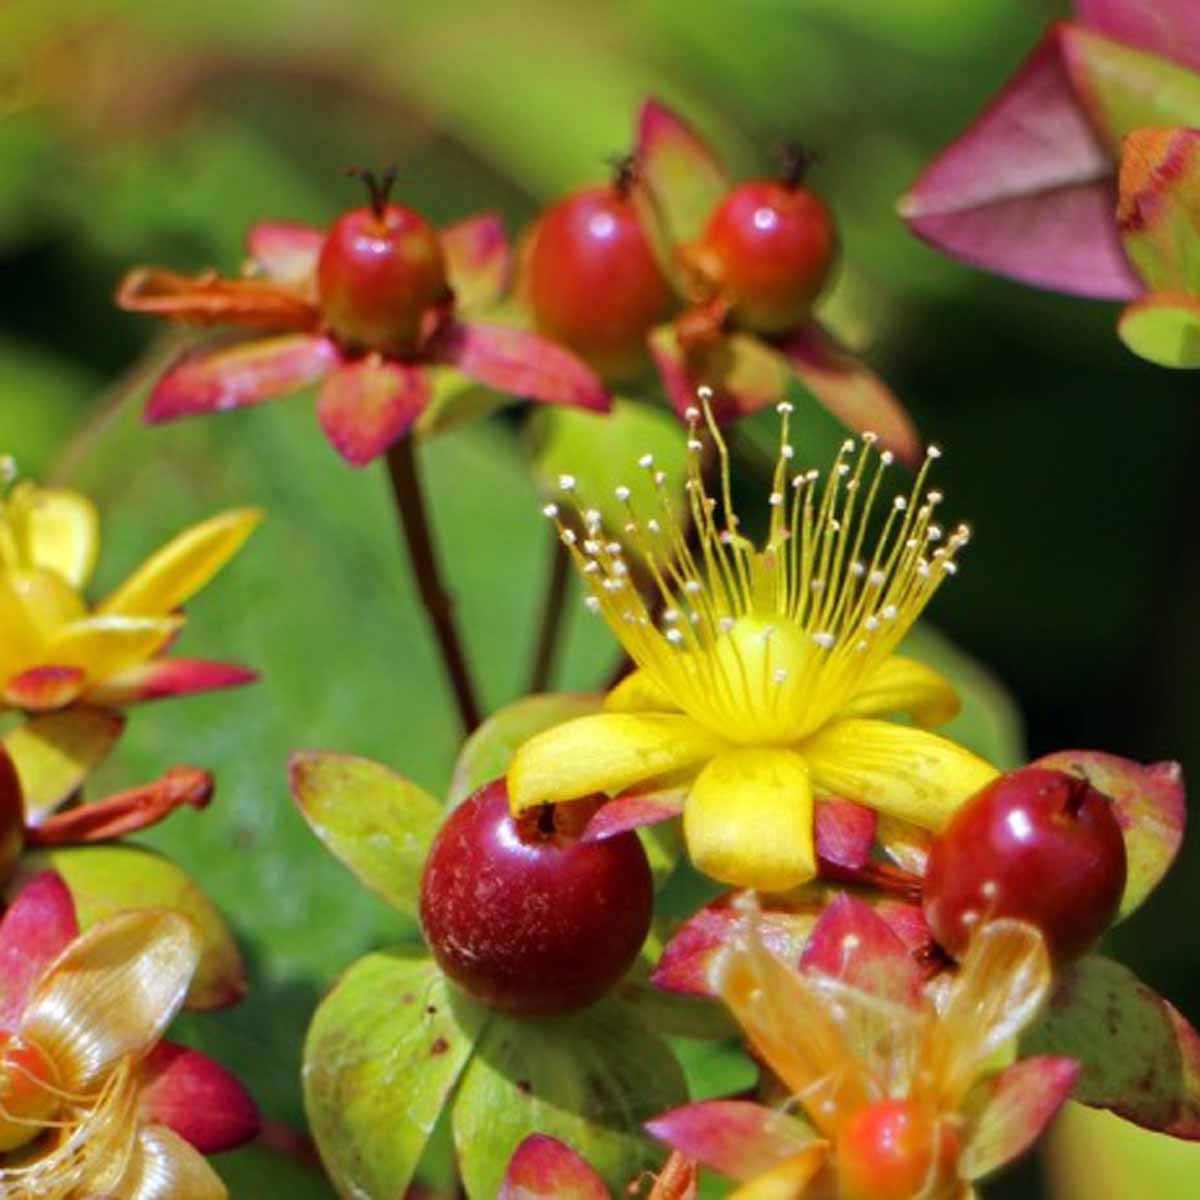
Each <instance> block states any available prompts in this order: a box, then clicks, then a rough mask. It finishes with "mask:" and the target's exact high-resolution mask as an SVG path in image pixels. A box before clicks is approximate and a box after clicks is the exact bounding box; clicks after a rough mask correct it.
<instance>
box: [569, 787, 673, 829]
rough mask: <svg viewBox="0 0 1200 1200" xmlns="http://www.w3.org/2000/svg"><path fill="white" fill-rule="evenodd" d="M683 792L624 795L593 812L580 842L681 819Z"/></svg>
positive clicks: (669, 791)
mask: <svg viewBox="0 0 1200 1200" xmlns="http://www.w3.org/2000/svg"><path fill="white" fill-rule="evenodd" d="M686 799H687V790H686V789H684V788H668V789H666V790H663V791H652V792H626V793H625V794H624V795H622V796H618V797H617V798H616V799H615V800H610V801H609V802H608V803H607V804H605V805H604V806H603V807H601V808H599V809H597V810H596V814H595V816H593V817H592V819H591V820H590V821H588V823H587V826H586V827H585V829H584V831H583V836H582V837H581V838H580V841H583V842H602V841H604V839H605V838H610V837H615V836H616V835H617V834H619V833H626V832H627V831H628V830H630V829H641V828H642V827H643V826H646V825H658V824H660V823H661V822H663V821H670V820H671V819H672V818H673V817H679V816H682V815H683V805H684V801H685V800H686Z"/></svg>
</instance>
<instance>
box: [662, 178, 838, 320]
mask: <svg viewBox="0 0 1200 1200" xmlns="http://www.w3.org/2000/svg"><path fill="white" fill-rule="evenodd" d="M837 245H838V239H837V227H836V225H835V223H834V219H833V214H832V213H831V212H830V211H829V209H828V208H826V207H825V204H824V202H823V201H822V200H821V199H820V197H818V196H817V195H816V194H815V193H813V192H811V191H809V190H808V189H807V188H804V187H801V186H799V184H792V183H788V182H781V181H779V180H771V179H760V180H751V181H750V182H748V183H742V184H739V185H738V186H737V187H735V188H734V189H733V191H731V192H730V193H729V195H728V196H726V197H725V199H724V200H723V201H722V202H721V204H720V205H719V206H718V208H717V210H716V211H715V212H714V213H713V215H712V216H711V217H710V218H709V221H708V226H707V228H706V229H705V231H704V234H703V236H702V237H701V239H700V242H699V244H698V245H697V246H695V247H692V248H691V250H690V251H689V252H686V253H685V258H686V259H688V260H689V261H690V263H691V265H692V266H693V267H694V268H695V269H696V271H697V272H698V273H699V274H700V275H701V276H702V277H707V279H708V282H709V286H711V287H715V288H716V289H717V290H718V291H719V292H720V293H721V294H722V295H724V296H725V297H726V298H727V299H728V300H729V301H730V302H731V303H732V304H733V317H734V319H735V320H736V321H737V322H738V323H739V324H741V325H743V326H745V327H746V328H747V329H753V330H755V331H756V332H758V333H780V332H782V331H783V330H785V329H790V328H791V327H792V326H794V325H798V324H799V323H800V322H801V321H803V320H804V319H805V318H806V317H807V316H808V315H809V312H810V311H811V309H812V306H813V302H814V301H815V300H816V298H817V297H818V296H819V295H820V293H821V289H822V288H824V286H825V283H826V281H827V280H828V279H829V273H830V270H831V269H832V267H833V263H834V258H835V257H836V255H837Z"/></svg>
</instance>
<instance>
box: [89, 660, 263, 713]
mask: <svg viewBox="0 0 1200 1200" xmlns="http://www.w3.org/2000/svg"><path fill="white" fill-rule="evenodd" d="M257 681H258V672H257V671H252V670H251V669H250V668H249V667H240V666H238V665H237V664H236V663H221V662H208V661H206V660H205V659H200V658H153V659H151V660H150V661H149V662H145V663H140V664H139V665H138V666H137V667H135V668H134V669H133V670H132V671H126V672H124V673H123V674H121V675H114V676H113V677H112V678H110V679H106V680H105V681H104V682H103V683H102V684H99V685H98V686H96V687H94V688H92V689H91V690H90V691H89V692H88V699H89V700H90V701H91V702H93V703H95V704H103V705H113V706H114V707H122V706H124V705H126V704H136V703H139V702H142V701H147V700H168V699H170V698H171V697H173V696H190V695H192V694H193V693H195V692H211V691H215V690H217V689H219V688H231V687H244V686H245V685H246V684H250V683H256V682H257Z"/></svg>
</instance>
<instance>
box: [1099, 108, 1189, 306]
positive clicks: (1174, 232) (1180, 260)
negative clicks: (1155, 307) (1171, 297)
mask: <svg viewBox="0 0 1200 1200" xmlns="http://www.w3.org/2000/svg"><path fill="white" fill-rule="evenodd" d="M1198 167H1200V130H1196V129H1138V130H1135V131H1134V132H1133V133H1131V134H1130V135H1129V136H1128V137H1127V138H1126V139H1125V143H1124V146H1123V148H1122V154H1121V171H1120V176H1119V184H1118V191H1119V201H1118V205H1117V228H1118V229H1119V230H1120V232H1121V240H1122V243H1123V244H1124V246H1125V253H1126V254H1127V255H1128V256H1129V259H1130V261H1131V262H1132V263H1133V265H1134V266H1135V267H1136V268H1137V271H1138V273H1139V274H1140V275H1141V277H1142V279H1143V280H1144V281H1145V283H1146V286H1147V287H1148V288H1150V289H1151V290H1153V291H1155V292H1172V291H1180V292H1184V293H1189V294H1194V293H1196V292H1197V291H1200V170H1198Z"/></svg>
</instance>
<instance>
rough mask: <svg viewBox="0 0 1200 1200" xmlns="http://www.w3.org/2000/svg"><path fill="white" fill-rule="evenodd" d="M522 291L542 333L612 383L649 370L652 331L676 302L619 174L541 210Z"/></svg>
mask: <svg viewBox="0 0 1200 1200" xmlns="http://www.w3.org/2000/svg"><path fill="white" fill-rule="evenodd" d="M521 291H522V295H523V296H524V297H525V299H526V303H527V304H528V305H529V308H530V310H531V311H532V313H533V318H534V323H535V324H536V326H537V328H538V331H539V332H541V333H543V334H545V335H546V336H547V337H550V338H553V339H554V340H555V341H558V342H561V343H563V345H565V346H567V347H569V348H570V349H571V350H573V351H574V352H575V353H576V354H577V355H579V357H580V358H582V359H584V360H585V361H586V362H587V363H588V364H589V365H590V366H591V367H592V368H593V369H594V370H595V371H596V372H597V373H598V374H600V375H601V376H603V377H604V378H605V379H606V380H609V381H613V380H620V379H626V378H629V377H630V376H632V375H636V374H637V373H638V372H639V371H640V370H641V369H642V368H643V366H644V365H645V364H646V362H647V360H648V359H647V355H648V352H647V349H646V335H647V334H648V333H649V332H650V330H651V329H652V328H653V327H654V326H655V325H657V324H658V323H659V322H660V321H662V320H663V319H665V318H666V317H667V316H668V315H669V314H670V311H671V308H672V305H673V303H674V296H673V293H672V291H671V288H670V285H669V284H668V283H667V280H666V278H665V277H664V276H663V273H662V272H661V271H660V270H659V268H658V264H657V263H656V262H655V260H654V255H653V253H652V252H651V250H650V245H649V243H648V242H647V241H646V236H645V234H644V233H643V232H642V227H641V225H640V224H639V223H638V218H637V213H636V212H635V210H634V206H633V201H632V200H631V199H630V196H629V192H628V186H627V185H623V184H622V183H621V181H620V180H618V182H617V183H616V184H614V185H611V186H608V187H595V188H586V189H584V190H583V191H579V192H575V193H573V194H572V195H570V196H567V197H566V198H565V199H563V200H560V201H559V202H558V203H557V204H554V205H552V206H551V207H550V208H548V209H547V210H546V211H545V212H544V213H542V215H541V216H540V217H539V218H538V220H537V222H536V224H535V225H534V227H533V231H532V233H531V235H530V240H529V243H528V246H527V248H526V251H525V256H524V260H523V263H522V282H521Z"/></svg>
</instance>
